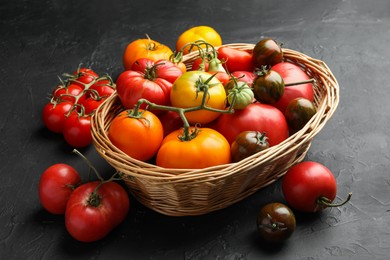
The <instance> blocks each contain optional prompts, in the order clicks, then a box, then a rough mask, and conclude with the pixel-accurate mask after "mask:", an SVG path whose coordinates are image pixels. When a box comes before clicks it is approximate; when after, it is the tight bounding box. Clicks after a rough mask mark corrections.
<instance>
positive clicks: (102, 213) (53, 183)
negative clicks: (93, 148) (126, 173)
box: [39, 163, 130, 242]
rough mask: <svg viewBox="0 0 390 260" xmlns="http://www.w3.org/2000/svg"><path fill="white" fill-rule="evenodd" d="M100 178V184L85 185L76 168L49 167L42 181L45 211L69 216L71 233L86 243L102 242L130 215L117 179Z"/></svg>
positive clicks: (67, 217) (68, 224)
mask: <svg viewBox="0 0 390 260" xmlns="http://www.w3.org/2000/svg"><path fill="white" fill-rule="evenodd" d="M96 173H97V172H96ZM114 176H115V174H114ZM98 177H99V180H97V181H88V182H84V183H83V182H82V180H81V177H80V174H79V173H78V172H77V171H76V170H75V169H74V168H73V167H72V166H70V165H68V164H64V163H58V164H54V165H51V166H50V167H48V168H47V169H46V170H45V171H44V172H43V174H42V176H41V178H40V181H39V199H40V201H41V204H42V206H43V208H45V209H46V210H47V211H48V212H50V213H52V214H57V215H63V214H65V226H66V229H67V231H68V232H69V234H70V235H71V236H72V237H73V238H75V239H77V240H79V241H82V242H93V241H97V240H100V239H102V238H103V237H105V236H106V235H107V234H108V233H109V232H110V231H111V230H112V229H114V228H115V227H116V226H118V225H119V224H120V223H121V222H122V221H123V220H124V219H125V217H126V216H127V213H128V211H129V206H130V203H129V196H128V194H127V192H126V191H125V189H124V188H123V187H122V186H121V185H119V184H118V183H116V182H114V181H113V180H114V178H113V177H112V178H111V179H109V180H103V179H102V178H101V177H100V176H99V175H98Z"/></svg>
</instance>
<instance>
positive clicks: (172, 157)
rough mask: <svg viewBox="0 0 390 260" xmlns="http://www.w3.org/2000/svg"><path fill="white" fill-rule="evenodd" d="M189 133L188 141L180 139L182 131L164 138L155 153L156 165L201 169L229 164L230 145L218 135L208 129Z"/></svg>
mask: <svg viewBox="0 0 390 260" xmlns="http://www.w3.org/2000/svg"><path fill="white" fill-rule="evenodd" d="M190 131H191V132H192V139H191V140H188V141H185V140H182V139H181V138H182V136H183V130H182V129H180V130H176V131H173V132H172V133H170V134H169V135H168V136H166V137H165V138H164V140H163V142H162V144H161V147H160V149H159V151H158V153H157V157H156V165H158V166H161V167H165V168H180V169H201V168H206V167H211V166H216V165H221V164H227V163H230V145H229V143H228V142H227V140H226V139H225V137H223V136H222V135H221V134H220V133H218V132H217V131H215V130H213V129H210V128H199V129H195V128H191V129H190ZM194 131H195V132H194ZM179 137H180V138H179Z"/></svg>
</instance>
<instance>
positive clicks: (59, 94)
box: [52, 84, 84, 103]
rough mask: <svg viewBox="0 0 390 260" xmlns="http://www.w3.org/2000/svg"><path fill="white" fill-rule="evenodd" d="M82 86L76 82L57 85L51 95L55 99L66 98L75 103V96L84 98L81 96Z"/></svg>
mask: <svg viewBox="0 0 390 260" xmlns="http://www.w3.org/2000/svg"><path fill="white" fill-rule="evenodd" d="M83 90H84V89H83V88H82V87H80V86H79V85H76V84H69V85H68V86H58V87H57V88H56V89H55V90H54V91H53V94H52V96H53V97H55V98H56V99H61V100H64V101H65V100H66V101H70V102H72V103H76V101H77V96H79V95H80V99H81V101H80V102H82V100H83V99H84V97H81V96H82V94H83Z"/></svg>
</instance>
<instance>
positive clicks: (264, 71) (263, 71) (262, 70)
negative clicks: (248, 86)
mask: <svg viewBox="0 0 390 260" xmlns="http://www.w3.org/2000/svg"><path fill="white" fill-rule="evenodd" d="M269 70H271V67H270V66H268V65H263V66H261V68H257V69H256V70H255V72H254V73H255V75H256V76H258V77H263V76H265V75H266V74H267V73H268V72H269ZM315 82H316V80H315V79H314V78H311V79H308V80H303V81H297V82H291V83H284V86H285V87H289V86H296V85H301V84H308V83H315Z"/></svg>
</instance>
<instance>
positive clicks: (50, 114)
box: [42, 101, 73, 133]
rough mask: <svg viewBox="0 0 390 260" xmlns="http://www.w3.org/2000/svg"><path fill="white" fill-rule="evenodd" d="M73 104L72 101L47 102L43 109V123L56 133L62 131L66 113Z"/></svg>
mask: <svg viewBox="0 0 390 260" xmlns="http://www.w3.org/2000/svg"><path fill="white" fill-rule="evenodd" d="M72 106H73V103H72V102H70V101H64V102H59V103H57V102H49V103H47V104H46V105H45V107H44V108H43V111H42V121H43V123H44V124H45V126H46V127H47V128H48V129H49V130H50V131H52V132H54V133H62V131H63V129H64V122H65V119H66V114H67V113H68V112H69V110H70V109H71V108H72Z"/></svg>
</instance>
